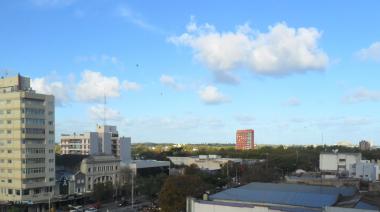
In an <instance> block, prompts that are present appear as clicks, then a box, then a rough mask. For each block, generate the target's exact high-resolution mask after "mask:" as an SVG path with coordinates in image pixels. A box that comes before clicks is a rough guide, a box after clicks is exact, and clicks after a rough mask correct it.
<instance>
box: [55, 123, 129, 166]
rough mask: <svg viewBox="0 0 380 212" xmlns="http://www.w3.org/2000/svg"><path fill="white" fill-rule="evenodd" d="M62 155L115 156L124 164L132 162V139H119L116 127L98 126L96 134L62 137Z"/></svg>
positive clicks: (66, 135)
mask: <svg viewBox="0 0 380 212" xmlns="http://www.w3.org/2000/svg"><path fill="white" fill-rule="evenodd" d="M60 146H61V152H62V154H79V155H99V154H106V155H111V154H112V155H114V156H115V157H117V158H119V159H120V160H121V161H122V162H123V163H124V164H129V163H130V161H131V138H130V137H119V132H118V131H117V128H116V126H110V125H97V126H96V132H88V133H80V134H76V133H74V134H62V135H61V144H60Z"/></svg>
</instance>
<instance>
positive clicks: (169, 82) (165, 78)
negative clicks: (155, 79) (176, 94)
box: [160, 74, 183, 90]
mask: <svg viewBox="0 0 380 212" xmlns="http://www.w3.org/2000/svg"><path fill="white" fill-rule="evenodd" d="M160 82H161V84H163V85H165V86H168V87H171V88H174V89H176V90H181V89H183V85H181V84H180V83H178V82H177V81H176V80H175V79H174V77H172V76H170V75H165V74H163V75H161V77H160Z"/></svg>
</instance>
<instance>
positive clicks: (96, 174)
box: [80, 155, 120, 192]
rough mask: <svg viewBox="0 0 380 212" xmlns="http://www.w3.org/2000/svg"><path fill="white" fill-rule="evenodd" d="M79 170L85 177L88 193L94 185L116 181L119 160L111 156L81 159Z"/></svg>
mask: <svg viewBox="0 0 380 212" xmlns="http://www.w3.org/2000/svg"><path fill="white" fill-rule="evenodd" d="M80 170H81V172H82V173H83V174H84V175H85V176H86V180H85V183H86V192H89V191H92V190H93V188H94V185H95V184H96V183H106V182H112V184H115V183H116V182H117V181H118V175H119V171H120V160H119V159H117V158H116V157H115V156H112V155H98V156H90V157H88V158H85V159H83V161H82V163H81V168H80Z"/></svg>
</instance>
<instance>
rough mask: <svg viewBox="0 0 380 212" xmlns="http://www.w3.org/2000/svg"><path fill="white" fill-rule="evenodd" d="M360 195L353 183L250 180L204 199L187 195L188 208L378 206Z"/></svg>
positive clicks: (290, 211) (264, 210)
mask: <svg viewBox="0 0 380 212" xmlns="http://www.w3.org/2000/svg"><path fill="white" fill-rule="evenodd" d="M357 195H358V191H357V189H356V188H354V187H335V186H311V185H299V184H285V183H279V184H276V183H250V184H247V185H244V186H241V187H237V188H230V189H227V190H224V191H222V192H219V193H216V194H212V195H207V194H205V195H204V196H203V199H202V200H197V199H194V198H188V199H187V205H186V206H187V210H186V211H187V212H209V211H223V212H282V211H283V212H285V211H286V212H299V211H305V212H306V211H307V212H312V211H320V212H322V211H325V210H326V209H327V208H328V207H333V206H334V207H341V209H343V210H344V209H347V208H355V209H356V210H352V211H358V212H359V211H366V210H368V207H372V208H373V209H376V208H377V207H376V206H375V205H371V204H367V203H364V202H362V201H361V199H360V198H358V197H357ZM363 204H365V205H363ZM337 205H339V206H337ZM363 209H364V210H363ZM328 211H339V210H338V209H334V210H332V209H329V210H328ZM341 211H342V210H341ZM371 212H372V211H371Z"/></svg>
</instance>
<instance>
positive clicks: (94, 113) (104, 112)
mask: <svg viewBox="0 0 380 212" xmlns="http://www.w3.org/2000/svg"><path fill="white" fill-rule="evenodd" d="M89 114H90V118H91V119H93V120H103V119H104V117H105V118H106V120H108V121H118V120H122V119H123V117H122V115H121V114H120V112H119V111H118V110H115V109H112V108H109V107H104V105H101V104H98V105H95V106H91V107H90V109H89Z"/></svg>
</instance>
